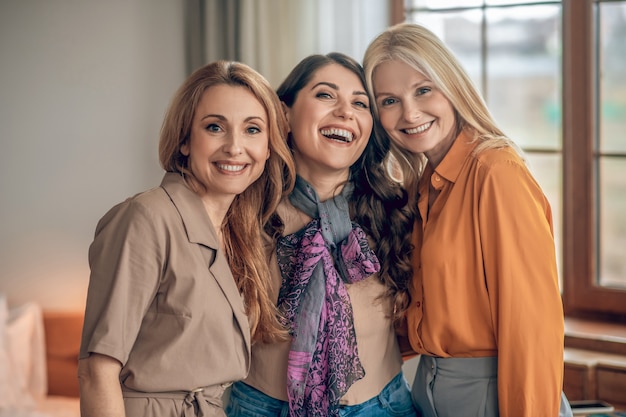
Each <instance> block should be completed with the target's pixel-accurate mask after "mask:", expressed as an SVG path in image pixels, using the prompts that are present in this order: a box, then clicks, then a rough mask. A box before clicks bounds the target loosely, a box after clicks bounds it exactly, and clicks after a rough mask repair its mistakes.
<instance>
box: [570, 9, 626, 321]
mask: <svg viewBox="0 0 626 417" xmlns="http://www.w3.org/2000/svg"><path fill="white" fill-rule="evenodd" d="M597 4H598V1H597V0H578V1H567V0H566V1H564V2H563V6H562V7H563V25H562V27H563V49H562V50H563V58H562V59H563V97H562V100H563V103H562V108H563V305H564V308H565V313H566V314H567V315H572V316H582V317H584V316H591V317H599V318H606V319H609V320H612V319H613V320H617V321H623V320H624V319H625V318H626V290H620V289H610V288H606V287H601V286H598V285H596V278H597V274H598V273H597V271H598V253H597V248H598V239H597V238H598V236H597V233H596V231H597V227H598V225H597V222H596V219H597V215H598V208H597V199H596V197H597V196H598V189H597V169H596V164H597V150H596V146H595V143H596V142H597V136H598V128H597V123H598V121H597V120H598V119H597V109H598V101H597V98H598V95H599V84H598V82H597V80H598V74H597V62H598V60H597V56H598V54H597V49H596V45H597V42H596V37H595V35H596V33H597V31H596V27H595V22H596V19H595V13H596V12H597V10H596V6H597ZM590 57H591V58H592V59H590Z"/></svg>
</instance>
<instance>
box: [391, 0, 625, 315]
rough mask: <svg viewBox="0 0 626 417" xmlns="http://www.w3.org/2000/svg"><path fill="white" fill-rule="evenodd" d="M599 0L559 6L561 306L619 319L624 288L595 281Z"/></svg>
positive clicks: (568, 0)
mask: <svg viewBox="0 0 626 417" xmlns="http://www.w3.org/2000/svg"><path fill="white" fill-rule="evenodd" d="M600 1H602V0H563V1H562V5H561V7H562V25H561V28H562V37H563V38H562V103H561V108H562V117H563V120H562V129H563V130H562V150H561V152H562V181H563V182H562V184H563V185H562V187H563V188H562V210H563V213H562V221H563V228H562V233H563V236H562V237H563V239H562V257H563V258H562V265H561V267H562V277H563V306H564V310H565V314H566V316H570V317H581V318H592V319H598V320H602V321H616V322H622V323H623V322H626V289H624V290H622V289H612V288H607V287H601V286H598V285H597V284H596V279H597V275H598V272H597V271H598V259H599V257H598V253H597V248H598V236H597V227H598V225H597V221H596V219H597V215H598V214H597V213H598V208H597V197H598V188H597V187H598V184H597V169H596V166H597V165H596V164H597V158H598V154H597V150H596V146H595V144H596V143H597V135H598V128H597V107H598V103H597V97H598V94H599V84H598V81H597V80H598V78H597V68H596V63H597V62H598V60H597V56H598V53H597V49H596V45H597V42H596V38H595V35H596V30H595V23H596V19H595V13H596V7H597V4H598V3H599V2H600ZM607 1H610V0H607ZM390 7H391V10H392V13H391V14H390V15H391V18H392V22H391V23H392V24H395V23H400V22H402V21H405V20H406V16H407V14H406V11H407V9H408V1H405V0H390ZM484 7H488V6H484ZM400 11H402V12H400Z"/></svg>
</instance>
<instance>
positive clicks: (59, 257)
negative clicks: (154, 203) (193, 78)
mask: <svg viewBox="0 0 626 417" xmlns="http://www.w3.org/2000/svg"><path fill="white" fill-rule="evenodd" d="M183 34H184V31H183V2H182V1H171V0H108V1H99V0H80V1H78V0H54V1H49V0H15V1H14V0H0V196H1V197H0V198H1V202H0V292H1V293H5V294H6V295H7V298H8V301H9V304H10V305H17V304H21V303H23V302H25V301H36V302H38V303H40V304H41V305H42V306H43V308H46V309H56V310H77V309H79V310H80V309H82V308H83V306H84V298H85V295H86V288H87V281H88V275H89V270H88V265H87V248H88V246H89V243H90V242H91V239H92V236H93V231H94V228H95V225H96V222H97V220H98V219H99V218H100V217H101V216H102V215H103V214H104V212H105V211H106V210H107V209H108V208H109V207H110V206H112V205H113V204H115V203H116V202H118V201H120V200H121V199H124V198H125V197H127V196H129V195H131V194H134V193H136V192H138V191H141V190H142V189H144V188H147V187H151V186H154V185H158V182H159V181H160V178H161V169H160V168H159V165H158V160H157V150H156V148H157V141H158V130H159V127H160V124H161V119H162V115H163V112H164V110H165V108H166V106H167V103H168V101H169V99H170V97H171V95H172V93H173V91H174V89H175V88H176V87H177V86H178V85H179V84H180V83H181V82H182V80H183V79H184V77H185V73H184V71H185V69H184V62H185V60H184V55H183V54H184V39H183Z"/></svg>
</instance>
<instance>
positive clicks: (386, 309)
mask: <svg viewBox="0 0 626 417" xmlns="http://www.w3.org/2000/svg"><path fill="white" fill-rule="evenodd" d="M278 212H279V214H280V216H281V218H282V219H283V221H284V222H285V233H286V234H291V233H294V232H296V231H298V230H300V229H301V228H302V227H304V226H305V225H306V224H307V223H309V222H310V221H311V218H309V217H308V216H306V215H305V214H304V213H302V212H301V211H299V210H297V209H296V208H294V207H293V206H292V205H291V204H290V203H289V202H283V203H281V205H280V207H279V209H278ZM270 265H271V267H272V272H273V277H274V294H273V295H274V300H277V299H278V291H279V289H280V283H281V276H280V272H279V269H278V263H277V261H276V254H275V251H273V250H272V262H271V264H270ZM347 289H348V295H349V296H350V300H351V301H352V309H353V313H354V328H355V332H356V339H357V345H358V351H359V358H360V360H361V364H362V365H363V368H364V369H365V377H364V378H363V379H361V380H359V381H357V382H356V383H354V384H353V385H352V386H351V387H350V389H349V390H348V392H347V393H346V395H345V396H344V397H343V398H342V400H341V403H342V404H347V405H354V404H360V403H362V402H364V401H367V400H369V399H370V398H372V397H374V396H376V395H378V393H380V391H381V390H382V389H383V388H384V387H385V385H387V384H388V383H389V381H391V380H392V379H393V378H394V377H395V376H396V375H397V374H398V373H399V372H400V370H401V367H402V357H401V356H400V350H399V348H398V342H397V338H396V335H395V332H394V328H393V324H392V321H391V317H389V316H390V314H389V313H390V312H391V302H390V300H389V299H378V297H379V296H380V295H381V294H383V292H384V291H385V287H384V286H383V284H382V283H381V282H380V281H379V280H378V278H377V277H376V276H375V275H373V276H371V277H368V278H366V279H365V280H363V281H361V282H358V283H355V284H350V285H347ZM288 353H289V342H285V343H276V344H263V343H257V344H255V345H253V347H252V363H251V367H250V374H249V376H248V378H247V379H246V380H245V381H244V382H245V383H246V384H248V385H251V386H253V387H254V388H256V389H258V390H260V391H262V392H263V393H265V394H267V395H269V396H271V397H273V398H277V399H280V400H283V401H287V356H288ZM331 365H332V364H331Z"/></svg>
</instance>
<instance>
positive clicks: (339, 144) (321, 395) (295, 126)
mask: <svg viewBox="0 0 626 417" xmlns="http://www.w3.org/2000/svg"><path fill="white" fill-rule="evenodd" d="M277 92H278V96H279V97H280V99H281V101H282V102H283V105H284V108H285V113H286V115H287V120H288V122H289V131H290V132H289V147H290V149H291V151H292V152H293V155H294V159H295V162H296V170H297V173H298V177H297V180H296V186H295V188H294V190H293V191H292V193H291V194H290V195H289V198H286V199H284V201H283V202H282V203H281V204H280V206H279V208H278V210H277V214H278V219H277V221H276V222H274V223H273V224H274V225H276V226H277V227H276V228H275V233H272V235H273V236H276V241H275V245H274V247H273V248H272V261H271V265H272V268H273V271H274V272H273V279H274V287H273V292H272V295H273V298H274V300H276V301H277V305H278V308H279V310H280V312H281V314H282V318H283V323H284V324H285V326H286V328H287V329H288V330H289V332H290V336H291V338H290V340H289V341H287V342H284V343H272V344H265V343H259V344H256V345H255V346H253V349H252V364H251V369H250V375H249V377H248V378H247V379H246V380H244V381H243V382H238V383H236V384H235V385H233V389H232V391H231V395H230V403H229V405H228V406H227V409H226V411H227V413H228V415H229V416H232V417H235V416H257V417H258V416H268V417H269V416H286V415H287V414H288V415H290V416H292V417H293V416H307V417H330V416H344V415H345V416H348V415H349V416H404V417H409V416H412V415H414V413H415V411H414V409H413V405H412V403H411V397H410V393H409V389H408V384H407V382H406V381H405V379H404V376H403V374H402V368H401V367H402V357H401V353H400V349H399V346H398V341H397V338H396V334H395V330H394V328H395V324H396V323H397V322H398V320H399V319H400V318H401V317H402V316H403V313H404V311H405V310H406V308H407V307H408V303H409V299H408V288H407V284H408V282H409V280H410V278H411V268H410V264H409V254H410V235H409V234H408V233H407V232H406V231H407V230H408V228H410V226H411V224H412V222H411V218H410V217H408V216H407V212H406V211H405V210H406V209H405V204H406V201H407V200H406V195H405V193H404V191H403V190H402V188H401V187H400V186H399V184H398V183H397V182H395V181H394V180H393V179H392V178H391V176H390V175H389V173H388V171H387V169H386V168H387V166H386V164H387V159H386V157H387V156H388V150H389V143H388V142H384V141H382V140H380V138H379V137H378V136H377V135H375V134H374V129H373V119H372V113H371V110H370V96H369V94H368V92H367V89H366V88H365V79H364V75H363V69H362V68H361V66H360V65H359V64H358V63H357V62H356V61H355V60H353V59H352V58H350V57H348V56H346V55H343V54H340V53H331V54H328V55H312V56H309V57H307V58H305V59H304V60H302V61H301V62H300V63H299V64H298V65H296V67H295V68H294V69H293V70H292V71H291V73H290V74H289V75H288V76H287V78H286V79H285V80H284V81H283V83H282V84H281V86H280V87H279V88H278V90H277Z"/></svg>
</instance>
